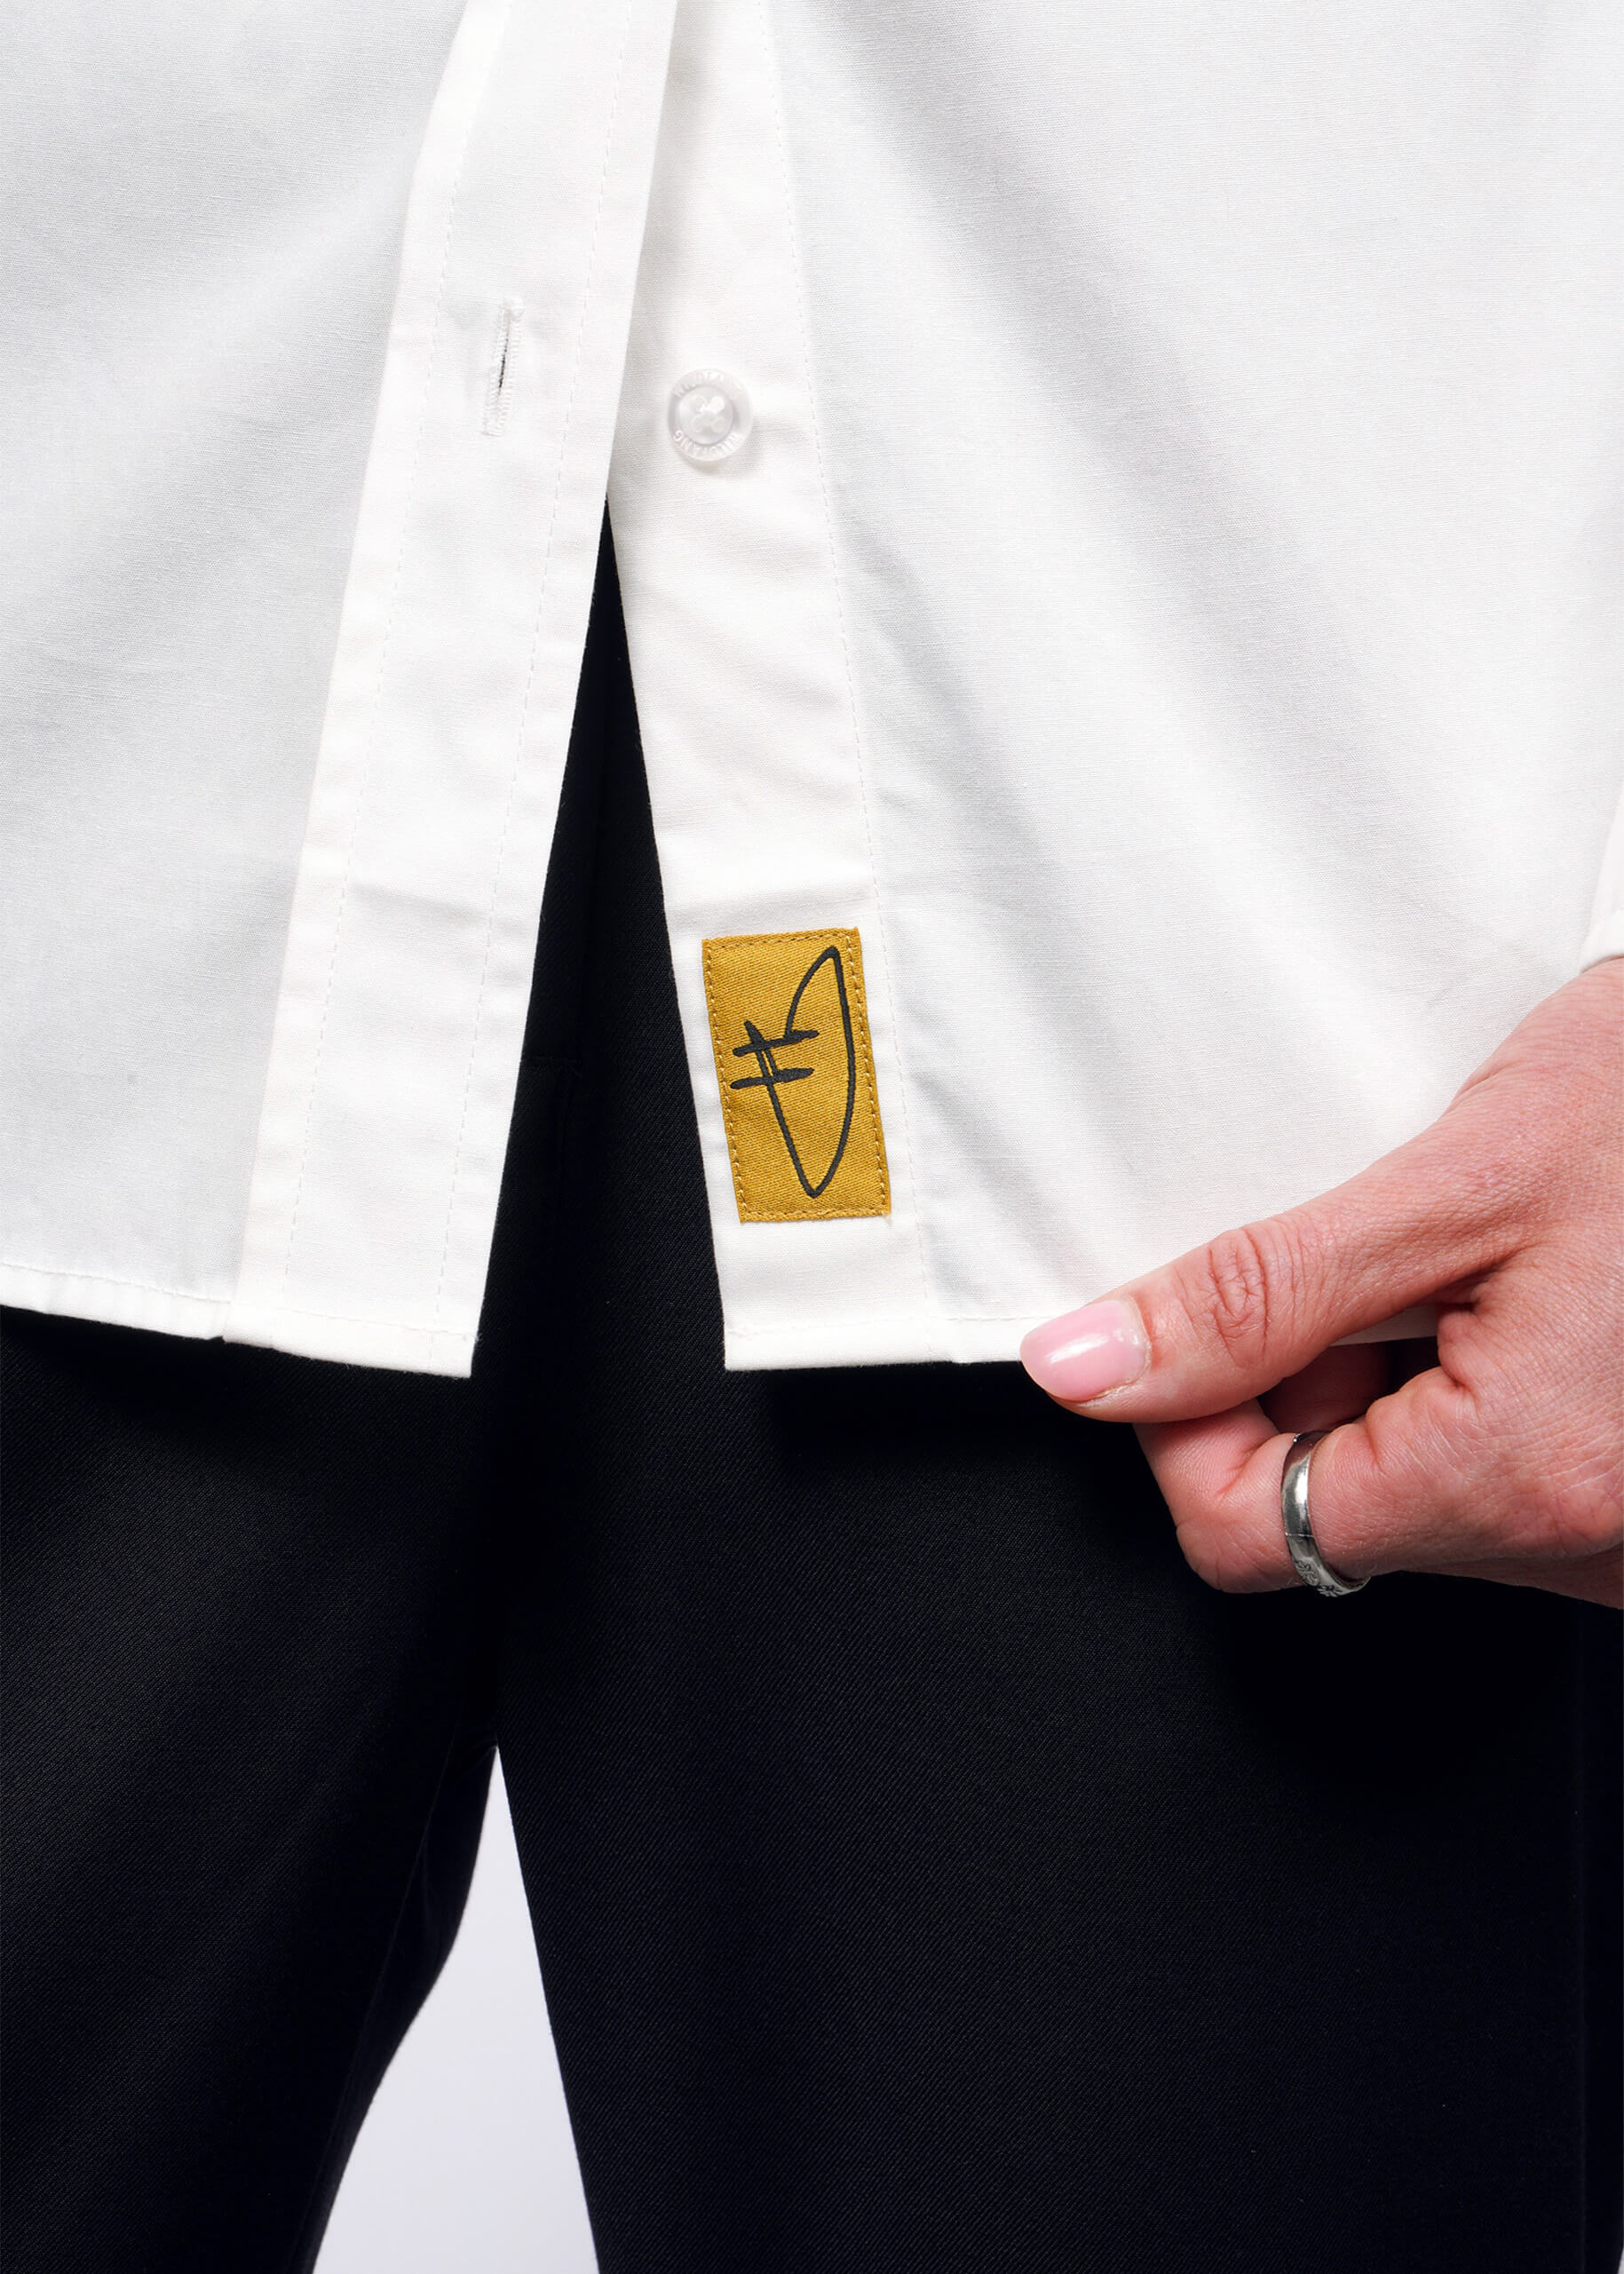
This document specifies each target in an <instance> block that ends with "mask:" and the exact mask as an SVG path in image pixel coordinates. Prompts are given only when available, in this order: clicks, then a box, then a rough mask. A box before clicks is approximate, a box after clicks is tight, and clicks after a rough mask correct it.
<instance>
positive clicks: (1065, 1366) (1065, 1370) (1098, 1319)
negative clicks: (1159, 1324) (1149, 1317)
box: [1020, 1298, 1151, 1406]
mask: <svg viewBox="0 0 1624 2274" xmlns="http://www.w3.org/2000/svg"><path fill="white" fill-rule="evenodd" d="M1020 1362H1021V1364H1022V1365H1023V1366H1024V1367H1026V1371H1027V1373H1028V1374H1029V1375H1031V1376H1032V1379H1033V1380H1034V1382H1035V1383H1037V1385H1038V1388H1039V1389H1040V1390H1047V1391H1048V1392H1049V1394H1050V1397H1051V1398H1058V1399H1059V1400H1060V1403H1061V1404H1062V1405H1063V1406H1082V1405H1086V1404H1087V1403H1088V1401H1089V1398H1103V1397H1104V1396H1105V1392H1106V1391H1107V1390H1126V1388H1127V1387H1128V1385H1129V1383H1130V1382H1137V1380H1138V1379H1139V1376H1140V1375H1142V1374H1143V1373H1144V1371H1145V1367H1147V1366H1148V1365H1149V1364H1150V1362H1151V1346H1150V1338H1149V1337H1148V1335H1146V1334H1145V1326H1144V1322H1143V1321H1142V1320H1141V1319H1140V1317H1139V1312H1138V1309H1137V1305H1136V1304H1134V1303H1121V1302H1118V1301H1116V1300H1115V1299H1114V1298H1113V1300H1112V1301H1111V1302H1109V1303H1089V1304H1088V1305H1087V1306H1086V1307H1085V1308H1084V1309H1083V1310H1081V1311H1067V1312H1066V1316H1065V1318H1064V1319H1046V1320H1045V1322H1044V1323H1043V1325H1042V1326H1041V1327H1034V1328H1033V1330H1032V1332H1031V1333H1030V1334H1029V1335H1027V1337H1026V1341H1025V1342H1024V1343H1022V1344H1021V1346H1020Z"/></svg>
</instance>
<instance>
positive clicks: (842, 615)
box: [757, 0, 939, 1319]
mask: <svg viewBox="0 0 1624 2274" xmlns="http://www.w3.org/2000/svg"><path fill="white" fill-rule="evenodd" d="M757 24H758V26H759V28H760V32H761V41H762V48H763V52H764V56H765V59H766V75H767V89H768V96H769V99H770V101H771V103H772V132H773V139H774V140H775V141H776V142H777V144H778V164H779V179H780V184H781V185H782V188H783V195H784V225H785V228H786V230H787V232H788V238H789V259H790V271H791V275H792V278H793V281H794V290H795V304H796V323H797V325H798V327H799V329H800V335H801V366H802V370H803V373H804V378H805V384H806V403H807V415H808V419H809V422H810V424H811V427H812V456H813V458H814V460H815V462H816V464H817V468H818V495H819V499H820V503H821V504H822V507H823V527H824V535H825V541H826V543H828V559H829V582H830V584H831V585H832V587H833V589H834V594H835V620H836V622H837V623H838V625H839V627H840V661H841V668H842V670H843V671H844V675H845V682H846V700H847V703H848V706H849V708H850V712H851V718H852V749H853V751H854V752H855V754H856V758H857V790H858V803H859V804H860V807H861V810H862V816H863V836H864V841H865V843H866V844H867V848H868V874H869V876H870V877H871V878H872V880H873V883H874V915H875V929H876V930H877V931H878V932H879V935H880V944H881V947H882V949H883V954H884V958H885V1002H886V1007H887V1009H888V1010H889V1011H890V1014H891V1047H892V1049H893V1050H894V1051H895V1053H896V1062H897V1107H898V1113H899V1117H900V1120H901V1123H902V1145H903V1150H904V1152H905V1153H906V1154H907V1183H908V1193H909V1197H910V1199H911V1200H912V1202H913V1214H914V1260H915V1265H916V1267H917V1270H918V1272H919V1292H920V1296H921V1299H922V1300H923V1304H924V1310H925V1316H926V1318H927V1319H931V1318H934V1317H935V1316H936V1315H937V1314H938V1312H939V1304H938V1303H937V1302H936V1300H935V1297H934V1295H933V1294H932V1292H931V1280H930V1273H929V1271H928V1269H927V1267H926V1264H925V1250H924V1224H923V1217H922V1216H921V1214H920V1205H919V1186H918V1181H917V1179H916V1178H915V1175H914V1139H913V1132H912V1129H911V1128H910V1126H909V1122H908V1111H907V1074H906V1072H905V1070H904V1068H903V1064H902V1036H901V1029H900V1025H899V1020H898V1017H897V1001H896V993H895V984H894V980H893V978H892V972H893V968H894V967H893V965H892V963H891V936H890V932H889V930H888V928H887V925H886V922H885V902H884V896H883V893H882V891H881V890H880V865H879V861H878V859H877V857H876V855H875V834H874V820H873V816H872V814H871V813H870V812H869V806H868V785H867V764H866V761H865V757H864V750H863V733H862V726H861V722H860V714H859V710H858V702H857V683H856V680H855V677H853V674H852V646H851V640H850V638H849V637H848V634H847V630H846V608H845V598H844V594H843V592H842V590H841V583H840V561H839V555H838V552H837V551H836V543H835V515H834V510H833V508H832V506H831V505H830V503H829V486H828V472H827V470H826V468H825V464H824V455H823V432H822V428H821V426H820V423H819V418H818V389H817V383H816V378H815V376H814V373H813V369H812V334H811V330H810V328H809V327H808V324H807V321H806V286H805V280H804V273H803V271H802V266H801V241H800V232H799V229H798V227H797V226H796V215H795V200H794V198H793V196H792V194H791V190H790V173H789V147H788V138H787V136H786V134H785V131H784V115H783V101H782V98H781V96H780V90H779V80H778V52H777V49H776V47H775V45H774V44H773V40H772V28H771V24H770V22H769V19H768V14H767V0H757ZM878 1082H879V1074H878V1070H877V1067H876V1070H875V1086H876V1089H877V1086H878Z"/></svg>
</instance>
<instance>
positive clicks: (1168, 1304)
mask: <svg viewBox="0 0 1624 2274" xmlns="http://www.w3.org/2000/svg"><path fill="white" fill-rule="evenodd" d="M1477 1118H1478V1115H1477V1108H1476V1107H1475V1106H1474V1105H1471V1104H1470V1101H1469V1103H1468V1104H1467V1105H1462V1106H1458V1107H1456V1108H1455V1109H1454V1111H1453V1113H1452V1114H1451V1116H1450V1117H1449V1118H1448V1122H1447V1126H1446V1123H1445V1122H1438V1123H1435V1124H1434V1126H1433V1128H1432V1129H1429V1130H1427V1131H1426V1132H1424V1134H1423V1135H1422V1137H1417V1138H1415V1139H1414V1141H1413V1143H1411V1144H1409V1145H1403V1146H1401V1147H1400V1148H1399V1150H1398V1152H1397V1153H1389V1154H1388V1155H1387V1157H1386V1159H1385V1160H1382V1161H1377V1162H1376V1164H1375V1166H1374V1168H1372V1169H1367V1170H1366V1171H1365V1173H1364V1174H1363V1175H1362V1176H1359V1177H1354V1178H1352V1179H1351V1182H1350V1183H1348V1184H1346V1185H1338V1186H1337V1187H1336V1189H1335V1191H1334V1192H1326V1193H1323V1194H1322V1195H1321V1196H1320V1197H1319V1199H1318V1200H1310V1201H1308V1202H1306V1203H1305V1204H1304V1205H1303V1207H1301V1208H1288V1209H1287V1211H1286V1212H1285V1213H1284V1214H1283V1215H1281V1216H1270V1217H1268V1218H1266V1219H1265V1220H1264V1221H1263V1222H1262V1223H1259V1224H1248V1225H1245V1226H1243V1227H1242V1228H1241V1229H1240V1231H1238V1232H1225V1233H1224V1234H1223V1235H1222V1236H1221V1237H1220V1238H1219V1239H1217V1240H1212V1241H1210V1242H1209V1243H1208V1245H1207V1246H1206V1247H1205V1248H1192V1249H1191V1251H1190V1253H1189V1254H1188V1255H1185V1256H1180V1257H1179V1258H1178V1260H1177V1261H1176V1263H1173V1264H1168V1265H1167V1266H1166V1268H1165V1269H1163V1270H1162V1271H1160V1272H1153V1273H1151V1274H1150V1275H1149V1276H1148V1277H1147V1278H1145V1279H1142V1280H1135V1281H1134V1282H1133V1283H1132V1284H1131V1285H1129V1286H1128V1287H1126V1288H1120V1289H1119V1290H1118V1291H1117V1292H1116V1293H1115V1294H1114V1295H1111V1296H1108V1297H1106V1298H1105V1299H1104V1300H1103V1301H1101V1302H1099V1303H1090V1304H1089V1305H1088V1306H1087V1307H1086V1308H1085V1309H1084V1310H1081V1311H1072V1312H1069V1313H1068V1314H1067V1315H1066V1317H1064V1318H1061V1319H1050V1321H1049V1322H1048V1323H1047V1325H1045V1326H1042V1327H1037V1328H1035V1329H1034V1332H1033V1333H1031V1334H1030V1335H1027V1337H1026V1341H1025V1342H1024V1343H1022V1345H1021V1359H1022V1362H1023V1364H1024V1365H1025V1366H1026V1370H1027V1372H1028V1373H1029V1374H1030V1375H1032V1376H1033V1378H1034V1381H1036V1382H1037V1383H1038V1384H1039V1385H1040V1387H1041V1388H1042V1389H1044V1390H1046V1391H1048V1392H1049V1394H1050V1397H1051V1398H1056V1399H1058V1402H1059V1403H1060V1404H1062V1405H1064V1406H1070V1407H1072V1408H1073V1411H1077V1412H1086V1413H1089V1414H1097V1415H1098V1416H1099V1417H1100V1418H1101V1419H1106V1420H1111V1421H1131V1422H1167V1421H1182V1420H1187V1419H1192V1418H1193V1417H1195V1416H1198V1415H1200V1414H1223V1413H1229V1412H1232V1410H1233V1409H1234V1407H1236V1406H1240V1405H1243V1404H1244V1403H1246V1401H1247V1400H1248V1399H1249V1398H1256V1397H1258V1396H1259V1395H1261V1394H1262V1393H1263V1392H1264V1391H1270V1390H1272V1389H1273V1388H1275V1386H1276V1385H1277V1384H1278V1383H1281V1382H1283V1381H1285V1380H1286V1379H1287V1377H1289V1376H1290V1375H1295V1374H1297V1373H1299V1372H1301V1371H1302V1369H1303V1367H1306V1366H1307V1365H1308V1364H1309V1362H1310V1361H1311V1359H1315V1358H1317V1357H1318V1356H1319V1353H1320V1352H1321V1351H1324V1350H1327V1349H1328V1348H1329V1346H1330V1345H1331V1344H1332V1343H1335V1342H1337V1341H1338V1340H1339V1339H1340V1338H1341V1337H1343V1335H1351V1334H1355V1333H1357V1332H1359V1331H1360V1330H1361V1329H1363V1328H1366V1327H1374V1326H1376V1325H1379V1324H1381V1323H1382V1322H1383V1321H1385V1320H1387V1319H1393V1318H1396V1317H1398V1315H1399V1314H1400V1313H1401V1312H1403V1311H1408V1310H1411V1309H1413V1308H1414V1307H1415V1306H1416V1305H1418V1304H1421V1303H1425V1302H1427V1301H1428V1300H1429V1299H1430V1298H1431V1297H1434V1296H1436V1295H1439V1294H1441V1293H1442V1292H1443V1291H1445V1290H1446V1289H1449V1290H1458V1289H1460V1288H1462V1286H1463V1285H1470V1283H1472V1282H1474V1281H1476V1280H1480V1279H1481V1278H1482V1277H1483V1275H1484V1274H1485V1273H1487V1272H1491V1271H1492V1270H1493V1268H1494V1266H1496V1265H1497V1264H1501V1263H1503V1262H1504V1261H1505V1259H1506V1258H1507V1256H1509V1255H1511V1254H1513V1253H1514V1252H1515V1251H1516V1249H1517V1246H1518V1245H1519V1243H1520V1242H1521V1240H1522V1239H1523V1237H1524V1234H1525V1225H1524V1223H1523V1220H1522V1211H1521V1209H1520V1208H1519V1206H1518V1205H1517V1196H1516V1194H1515V1193H1513V1194H1510V1195H1508V1193H1507V1191H1506V1189H1505V1186H1504V1183H1503V1180H1501V1178H1500V1177H1498V1175H1497V1174H1496V1173H1495V1170H1494V1168H1493V1162H1494V1161H1495V1160H1497V1159H1498V1158H1500V1157H1501V1156H1503V1153H1504V1146H1503V1143H1502V1144H1501V1145H1498V1146H1496V1147H1494V1148H1493V1153H1492V1154H1491V1153H1487V1152H1485V1150H1484V1148H1483V1147H1482V1145H1480V1144H1479V1142H1478V1138H1477V1133H1476V1130H1475V1129H1474V1126H1473V1124H1474V1123H1475V1121H1476V1120H1477ZM1478 1161H1483V1162H1484V1163H1485V1165H1484V1167H1483V1168H1482V1169H1477V1167H1476V1166H1475V1164H1476V1163H1477V1162H1478Z"/></svg>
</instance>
